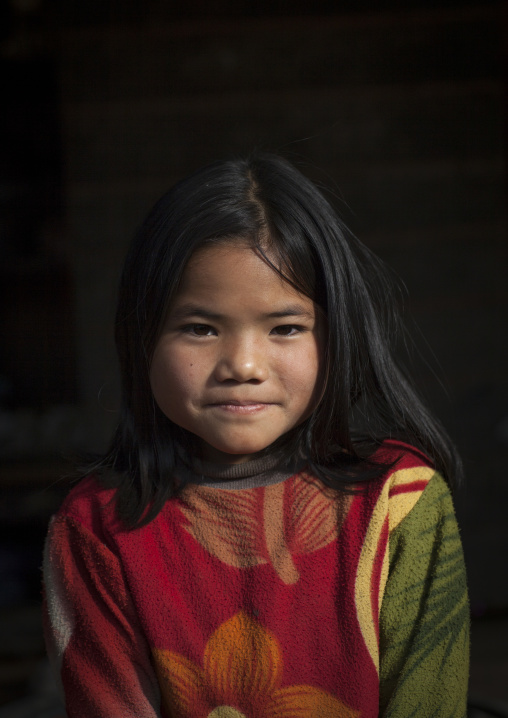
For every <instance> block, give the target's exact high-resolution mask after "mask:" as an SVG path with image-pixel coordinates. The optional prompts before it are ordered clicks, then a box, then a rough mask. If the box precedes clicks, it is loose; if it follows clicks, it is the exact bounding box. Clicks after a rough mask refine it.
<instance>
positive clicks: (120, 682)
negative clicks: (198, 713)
mask: <svg viewBox="0 0 508 718" xmlns="http://www.w3.org/2000/svg"><path fill="white" fill-rule="evenodd" d="M44 588H45V591H44V593H45V597H44V598H45V600H44V624H45V625H44V628H45V635H46V643H47V647H48V654H49V657H50V660H51V663H52V665H53V668H54V670H55V672H56V674H57V678H58V679H59V682H60V683H61V686H62V688H63V692H64V695H65V705H66V709H67V715H68V717H69V718H158V717H159V716H160V695H159V688H158V683H157V679H156V677H155V673H154V671H153V669H152V665H151V659H150V651H149V648H148V645H147V642H146V640H145V638H144V636H143V633H142V631H141V630H140V627H139V625H138V620H137V616H136V613H135V611H134V608H133V605H132V601H131V599H130V596H129V593H128V591H127V589H126V586H125V581H124V577H123V574H122V570H121V567H120V564H119V561H118V559H117V557H116V556H115V555H114V554H113V553H112V552H111V551H110V550H109V549H108V548H107V547H106V546H105V545H104V544H103V543H102V542H100V541H99V540H98V538H97V537H96V536H95V535H94V534H92V533H91V532H90V531H88V530H87V529H86V528H85V527H84V526H83V525H82V524H81V523H79V522H78V521H75V520H74V519H72V518H69V517H67V516H61V517H58V518H56V519H53V521H52V523H51V526H50V530H49V534H48V538H47V541H46V549H45V556H44Z"/></svg>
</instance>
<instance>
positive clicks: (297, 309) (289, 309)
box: [169, 304, 314, 321]
mask: <svg viewBox="0 0 508 718" xmlns="http://www.w3.org/2000/svg"><path fill="white" fill-rule="evenodd" d="M169 314H170V316H171V318H172V319H173V320H177V321H178V320H184V319H190V318H191V317H201V318H203V319H210V320H213V321H220V320H221V319H225V318H226V315H224V314H220V313H218V312H211V311H210V310H209V309H206V308H205V307H202V306H199V305H198V304H182V305H181V306H180V307H178V306H177V307H176V308H175V309H173V310H171V311H170V313H169ZM283 317H301V318H305V319H313V318H314V314H313V313H311V312H308V311H307V310H306V309H305V308H304V307H303V306H302V305H301V304H288V305H286V306H284V307H281V308H280V309H278V310H277V311H276V312H267V313H266V314H262V315H261V318H262V319H281V318H283Z"/></svg>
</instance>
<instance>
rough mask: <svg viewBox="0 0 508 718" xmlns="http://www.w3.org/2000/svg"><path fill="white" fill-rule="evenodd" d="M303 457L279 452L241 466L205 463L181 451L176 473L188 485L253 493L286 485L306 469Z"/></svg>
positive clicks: (246, 462)
mask: <svg viewBox="0 0 508 718" xmlns="http://www.w3.org/2000/svg"><path fill="white" fill-rule="evenodd" d="M305 463H306V462H305V460H304V458H303V457H302V456H301V455H299V454H298V455H297V456H296V457H295V456H291V457H287V455H284V454H281V453H280V452H276V453H273V454H266V455H264V456H261V457H258V458H256V459H251V460H250V461H245V462H243V463H241V464H222V463H215V462H212V461H202V460H201V459H198V458H196V457H194V456H188V455H187V454H186V453H185V452H184V451H183V450H182V449H180V450H179V451H178V466H177V472H178V474H179V475H180V478H181V479H183V481H184V482H185V484H197V485H199V486H206V487H210V488H216V489H237V490H238V489H253V488H258V487H260V486H269V485H272V484H277V483H280V482H282V481H285V480H286V479H288V478H289V477H290V476H293V475H294V474H296V473H298V472H299V471H301V470H302V469H303V468H304V466H305Z"/></svg>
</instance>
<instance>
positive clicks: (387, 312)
mask: <svg viewBox="0 0 508 718" xmlns="http://www.w3.org/2000/svg"><path fill="white" fill-rule="evenodd" d="M228 239H231V240H233V239H235V240H238V239H243V240H248V241H249V242H250V243H251V244H252V246H253V248H255V249H256V251H258V252H259V253H260V254H261V255H262V256H263V257H264V258H265V260H266V261H267V262H269V263H270V264H271V266H272V268H273V270H274V271H276V272H279V273H280V274H281V275H282V276H283V277H284V279H285V280H286V281H288V282H289V283H290V284H292V285H293V286H294V287H295V288H297V289H298V290H299V291H300V292H302V293H304V294H305V295H307V296H309V297H310V298H311V299H313V300H314V301H315V302H316V303H317V304H318V305H319V307H320V308H321V310H322V311H323V313H324V314H325V316H326V318H327V339H326V348H325V360H324V364H325V370H324V371H325V387H326V388H325V391H324V392H323V396H322V399H321V401H320V402H319V404H318V406H317V407H316V408H315V410H314V412H313V413H312V415H311V416H310V417H309V418H308V419H306V420H305V421H304V422H303V423H302V424H301V425H300V426H298V427H296V429H294V430H292V431H291V432H290V433H289V435H288V436H287V437H282V438H281V439H280V440H279V441H278V444H281V443H284V441H285V442H286V448H288V447H291V449H292V450H293V449H295V448H298V450H299V451H300V452H303V454H304V455H305V457H306V459H307V460H308V462H309V466H310V470H311V471H312V472H313V473H314V474H315V475H317V476H318V477H319V478H320V479H321V480H322V481H323V482H324V483H325V484H327V485H329V486H332V487H335V488H338V489H340V488H346V487H351V485H352V483H353V484H355V485H359V484H360V483H361V482H365V481H367V480H369V479H372V478H374V477H378V476H380V474H381V473H382V472H383V471H385V470H386V466H385V465H384V464H382V462H381V463H376V462H375V461H373V460H372V456H373V454H374V452H375V450H376V448H377V447H378V446H379V445H380V443H381V442H382V440H383V439H385V438H398V439H402V440H404V441H407V442H409V443H411V444H413V445H416V446H417V447H419V448H420V449H422V450H423V451H424V452H425V453H426V454H427V455H428V456H429V458H430V459H431V461H432V462H433V463H434V466H435V468H436V469H437V470H438V471H440V472H441V473H442V474H443V475H444V476H445V477H446V478H447V480H448V481H449V482H450V483H453V481H454V479H456V478H457V476H458V474H459V473H460V460H459V458H458V456H457V453H456V451H455V449H454V447H453V444H452V443H451V441H450V440H449V438H448V436H447V434H446V432H445V431H444V429H443V427H442V426H441V425H440V424H439V423H438V422H437V420H436V419H435V418H434V417H433V416H432V414H431V413H430V412H429V411H428V409H427V408H426V407H425V406H424V404H423V403H422V402H421V401H420V399H419V398H418V396H417V394H416V393H415V391H414V389H413V387H412V386H411V383H410V382H409V381H408V379H407V378H406V376H405V375H404V373H403V372H402V371H401V369H400V368H399V366H398V364H397V363H396V361H395V359H394V357H393V345H394V339H395V334H396V331H395V330H396V327H397V324H398V322H397V311H396V308H395V304H394V302H393V299H392V294H391V280H390V278H389V276H388V274H387V272H386V270H385V268H384V266H383V264H382V262H381V261H380V260H379V259H378V258H377V257H376V256H375V255H373V254H372V253H371V252H370V251H369V250H368V249H367V248H366V247H365V246H364V245H362V244H361V243H360V242H359V241H358V240H357V239H356V238H355V237H353V236H352V235H351V233H350V232H349V231H348V230H347V228H346V227H345V226H344V224H343V222H342V221H341V219H340V218H339V217H338V215H337V213H336V212H335V211H334V209H333V208H332V206H331V205H330V203H329V202H328V201H327V199H325V197H324V196H323V194H322V193H321V192H320V191H319V190H318V188H317V187H316V186H315V185H314V184H313V183H312V182H311V181H310V180H308V179H307V178H306V177H304V175H302V174H301V173H300V172H299V171H298V170H297V169H296V168H295V167H293V166H292V165H291V164H289V163H288V162H286V161H285V160H284V159H282V158H280V157H278V156H274V155H269V154H261V155H256V156H252V157H250V158H247V159H235V160H229V161H223V162H215V163H213V164H211V165H208V166H207V167H204V168H203V169H201V170H199V171H197V172H195V173H194V174H192V175H191V176H190V177H188V178H187V179H184V180H182V181H181V182H179V183H178V184H177V185H176V186H175V187H173V189H171V190H170V191H169V192H168V193H167V194H165V195H164V196H163V197H162V198H161V199H160V200H159V201H158V202H157V204H156V205H155V206H154V208H153V209H152V210H151V212H150V213H149V215H148V217H147V218H146V220H145V222H144V224H143V225H142V226H141V228H140V230H139V231H138V233H137V235H136V237H135V239H134V242H133V244H132V246H131V249H130V251H129V254H128V256H127V259H126V262H125V266H124V270H123V275H122V279H121V283H120V289H119V298H118V309H117V315H116V332H115V338H116V345H117V350H118V356H119V360H120V370H121V385H122V407H121V414H120V419H119V423H118V427H117V429H116V431H115V434H114V436H113V438H112V441H111V444H110V447H109V450H108V451H107V453H106V454H105V456H103V457H102V458H101V459H100V460H99V461H98V462H97V463H96V465H95V468H96V469H101V470H102V471H101V472H100V473H101V474H102V476H103V480H104V481H105V482H106V483H109V484H110V485H111V484H113V485H115V486H116V487H117V491H116V501H117V508H118V511H119V514H120V516H121V517H122V518H123V520H124V521H125V522H126V524H127V525H128V526H131V527H133V526H140V525H143V524H145V523H147V522H148V521H150V520H151V519H152V518H153V517H154V516H156V515H157V513H158V512H159V511H160V509H161V508H162V506H163V504H164V502H165V501H166V500H167V499H168V498H170V497H171V496H173V495H174V494H175V493H176V491H177V490H178V486H177V484H176V482H175V479H174V468H175V463H176V446H177V443H178V444H183V445H184V446H187V447H191V446H192V437H190V436H189V435H188V432H186V431H185V430H184V429H181V428H180V427H178V426H176V425H175V424H174V423H172V422H171V421H170V420H169V419H167V417H166V416H165V415H164V414H163V413H162V411H161V410H160V409H159V407H158V406H157V404H156V402H155V400H154V398H153V396H152V392H151V388H150V383H149V369H150V362H151V358H152V355H153V352H154V348H155V345H156V343H157V340H158V338H159V334H160V331H161V325H162V323H163V320H164V317H165V315H166V312H167V308H168V306H169V305H170V303H171V300H172V298H173V297H174V295H175V293H176V291H177V290H178V286H179V282H180V279H181V276H182V273H183V270H184V268H185V266H186V264H187V262H188V261H189V259H190V257H191V256H192V254H193V252H195V251H196V249H198V248H199V247H201V246H203V245H205V244H207V243H212V242H217V241H220V242H224V241H227V240H228ZM267 248H268V249H269V252H268V253H267ZM274 257H275V261H274V259H273V258H274ZM356 425H357V426H356Z"/></svg>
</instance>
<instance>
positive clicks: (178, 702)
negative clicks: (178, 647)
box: [152, 649, 208, 717]
mask: <svg viewBox="0 0 508 718" xmlns="http://www.w3.org/2000/svg"><path fill="white" fill-rule="evenodd" d="M152 654H153V657H154V664H155V671H156V673H157V677H158V679H159V685H160V688H161V696H162V703H163V705H164V708H165V711H166V712H167V713H168V715H174V714H176V715H184V716H189V717H190V716H196V715H201V714H202V711H206V712H205V713H204V715H207V713H208V711H207V710H206V706H207V701H206V700H205V698H206V696H205V695H204V694H203V691H204V690H206V689H205V687H204V686H205V681H204V676H203V671H202V670H201V669H200V668H199V667H198V666H196V665H194V663H192V661H189V660H188V659H187V658H184V656H181V655H179V654H178V653H173V652H172V651H164V650H159V649H154V650H153V651H152ZM200 709H201V710H200Z"/></svg>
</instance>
